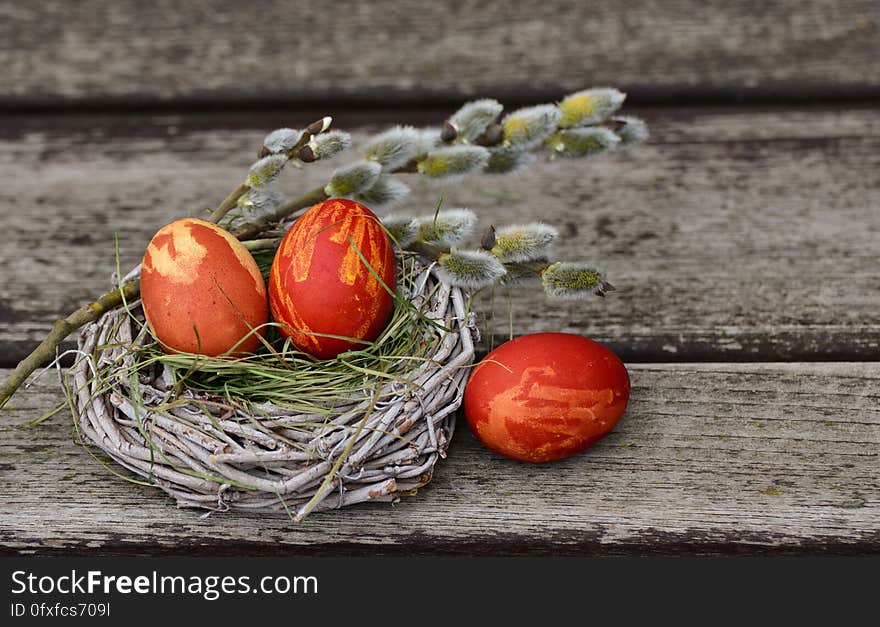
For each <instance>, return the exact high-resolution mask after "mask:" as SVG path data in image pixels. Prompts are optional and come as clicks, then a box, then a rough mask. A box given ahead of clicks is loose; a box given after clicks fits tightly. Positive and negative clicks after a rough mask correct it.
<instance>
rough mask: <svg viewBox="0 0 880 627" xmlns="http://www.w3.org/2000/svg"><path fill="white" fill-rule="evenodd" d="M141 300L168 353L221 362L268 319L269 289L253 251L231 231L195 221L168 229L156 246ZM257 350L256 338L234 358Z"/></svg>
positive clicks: (147, 259)
mask: <svg viewBox="0 0 880 627" xmlns="http://www.w3.org/2000/svg"><path fill="white" fill-rule="evenodd" d="M141 298H142V300H143V307H144V314H145V315H146V318H147V323H148V324H149V325H150V328H151V329H152V330H153V334H154V335H155V336H156V338H157V339H158V340H159V342H160V344H161V345H162V346H163V348H165V350H166V351H183V352H187V353H197V354H200V355H210V356H216V355H221V354H223V353H226V352H227V351H229V350H230V349H232V348H233V347H234V346H236V344H238V342H239V341H240V340H241V339H242V338H244V337H245V336H246V335H248V333H250V332H251V329H256V328H257V327H261V326H262V325H265V324H266V322H268V319H269V305H268V301H267V299H266V283H265V281H264V280H263V276H262V274H261V273H260V269H259V267H257V262H256V261H254V258H253V257H252V256H251V254H250V252H248V250H247V249H246V248H245V247H244V246H243V245H242V243H241V242H239V241H238V240H237V239H236V238H235V237H233V236H232V234H231V233H229V232H228V231H225V230H224V229H222V228H220V227H219V226H217V225H216V224H213V223H211V222H206V221H205V220H198V219H195V218H184V219H181V220H175V221H174V222H172V223H170V224H167V225H165V226H163V227H162V228H161V229H159V232H158V233H156V235H155V236H154V237H153V239H152V240H151V241H150V245H149V246H147V252H146V253H145V254H144V261H143V266H142V267H141ZM263 330H264V328H260V329H259V331H260V333H262V331H263ZM259 343H260V339H259V337H258V336H257V335H255V334H254V335H251V336H250V337H248V338H247V339H246V340H244V341H243V342H242V343H241V344H240V345H239V346H237V347H236V349H235V353H234V354H235V355H244V354H247V353H252V352H253V351H254V350H256V348H257V346H258V345H259Z"/></svg>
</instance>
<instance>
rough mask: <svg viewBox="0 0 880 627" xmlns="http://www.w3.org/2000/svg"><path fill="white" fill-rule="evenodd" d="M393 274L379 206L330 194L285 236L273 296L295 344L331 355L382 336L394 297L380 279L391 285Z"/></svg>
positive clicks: (276, 310)
mask: <svg viewBox="0 0 880 627" xmlns="http://www.w3.org/2000/svg"><path fill="white" fill-rule="evenodd" d="M365 261H366V263H365ZM367 264H369V266H368V265H367ZM371 268H372V270H371ZM380 278H381V282H380V280H379V279H380ZM396 279H397V268H396V261H395V257H394V249H393V248H392V246H391V240H390V239H389V238H388V236H387V235H386V234H385V231H384V230H383V228H382V226H381V224H380V222H379V219H378V218H377V217H376V216H375V214H373V212H372V211H370V210H369V209H367V208H366V207H364V206H363V205H361V204H359V203H357V202H355V201H353V200H345V199H333V200H327V201H324V202H322V203H319V204H317V205H315V206H314V207H312V208H311V209H309V210H308V211H306V212H305V213H304V214H303V215H302V217H300V219H299V220H297V221H296V222H295V223H294V224H293V226H291V227H290V230H289V231H288V232H287V235H285V237H284V239H283V240H282V241H281V245H280V246H279V247H278V252H277V253H276V254H275V260H274V261H273V262H272V270H271V272H270V275H269V304H270V306H271V309H272V315H273V317H274V318H275V321H276V322H278V323H280V324H281V325H283V326H282V327H280V328H281V332H282V333H283V334H284V335H286V336H287V337H289V338H290V339H291V341H292V342H293V344H294V345H295V346H296V347H297V348H298V349H300V350H301V351H303V352H306V353H309V354H310V355H313V356H315V357H317V358H319V359H332V358H333V357H336V356H337V355H339V354H340V353H343V352H345V351H348V350H352V349H357V348H363V347H364V346H365V344H367V343H369V342H371V341H373V340H374V339H376V337H378V336H379V334H380V333H381V332H382V330H383V329H384V328H385V325H386V323H387V321H388V316H389V315H390V313H391V309H392V306H393V304H394V299H393V298H392V296H391V294H389V293H388V291H387V290H386V289H385V287H383V285H382V283H384V284H385V286H387V287H388V288H389V289H390V290H391V291H394V289H395V286H396V285H395V284H396ZM330 336H335V337H330ZM358 340H360V341H358Z"/></svg>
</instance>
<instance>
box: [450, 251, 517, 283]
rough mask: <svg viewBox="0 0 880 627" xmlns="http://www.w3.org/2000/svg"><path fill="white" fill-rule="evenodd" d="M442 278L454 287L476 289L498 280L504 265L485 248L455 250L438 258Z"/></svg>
mask: <svg viewBox="0 0 880 627" xmlns="http://www.w3.org/2000/svg"><path fill="white" fill-rule="evenodd" d="M437 265H438V274H439V275H440V280H441V281H443V282H444V283H447V284H449V285H452V286H453V287H462V288H465V289H471V290H476V289H480V288H482V287H488V286H490V285H493V284H495V283H497V282H498V280H499V279H501V277H503V276H504V273H505V272H506V270H505V269H504V265H503V264H502V263H501V262H500V261H498V259H496V258H495V256H494V255H492V254H491V253H488V252H486V251H485V250H455V251H452V252H450V253H446V254H443V255H440V258H439V259H438V260H437Z"/></svg>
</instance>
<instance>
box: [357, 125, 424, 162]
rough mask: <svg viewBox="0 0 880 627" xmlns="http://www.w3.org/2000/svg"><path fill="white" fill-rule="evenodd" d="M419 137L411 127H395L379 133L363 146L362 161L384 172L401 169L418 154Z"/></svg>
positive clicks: (417, 132)
mask: <svg viewBox="0 0 880 627" xmlns="http://www.w3.org/2000/svg"><path fill="white" fill-rule="evenodd" d="M420 139H421V135H420V133H419V131H418V130H416V129H415V128H413V127H412V126H395V127H394V128H391V129H388V130H387V131H385V132H383V133H379V134H378V135H376V136H375V137H373V138H372V139H370V141H368V142H367V145H366V146H364V159H366V160H367V161H375V162H376V163H378V164H380V165H381V166H382V168H383V169H384V170H386V171H392V170H397V169H399V168H402V167H403V166H405V165H406V164H407V163H409V162H410V161H411V160H412V159H414V158H415V157H416V156H417V155H418V154H419V149H420V148H421V142H420Z"/></svg>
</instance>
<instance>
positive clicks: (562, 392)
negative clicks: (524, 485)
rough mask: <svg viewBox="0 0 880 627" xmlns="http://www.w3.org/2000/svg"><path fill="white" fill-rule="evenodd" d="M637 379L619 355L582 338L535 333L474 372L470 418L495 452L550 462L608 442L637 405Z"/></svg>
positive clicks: (468, 392)
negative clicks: (632, 403)
mask: <svg viewBox="0 0 880 627" xmlns="http://www.w3.org/2000/svg"><path fill="white" fill-rule="evenodd" d="M629 388H630V384H629V375H628V373H627V371H626V367H625V366H624V365H623V363H622V362H621V361H620V359H619V358H618V357H617V355H615V354H614V353H613V352H612V351H611V350H609V349H608V348H606V347H605V346H603V345H602V344H599V343H598V342H594V341H593V340H590V339H588V338H585V337H582V336H580V335H573V334H569V333H535V334H531V335H524V336H521V337H518V338H515V339H513V340H511V341H509V342H506V343H504V344H502V345H501V346H499V347H498V348H496V349H495V350H493V351H492V352H490V353H489V354H488V355H487V356H486V357H485V358H484V359H483V360H482V361H481V362H480V363H479V364H478V365H477V367H476V368H475V369H474V372H473V373H472V374H471V377H470V379H469V381H468V384H467V387H466V388H465V393H464V413H465V417H466V419H467V421H468V424H469V425H470V427H471V430H472V431H473V433H474V435H476V436H477V438H478V439H479V440H480V441H481V442H482V443H483V444H485V445H486V446H487V447H488V448H490V449H492V450H493V451H495V452H497V453H500V454H502V455H504V456H506V457H510V458H512V459H517V460H520V461H526V462H536V463H539V462H549V461H554V460H558V459H563V458H566V457H570V456H572V455H575V454H576V453H579V452H581V451H583V450H584V449H586V448H588V447H589V446H591V445H593V444H594V443H595V442H597V441H598V440H600V439H601V438H603V437H604V436H605V435H607V434H608V433H609V432H610V431H611V430H612V429H613V428H614V425H615V424H617V421H618V420H619V419H620V417H621V416H622V415H623V412H624V410H625V409H626V405H627V402H628V400H629Z"/></svg>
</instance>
